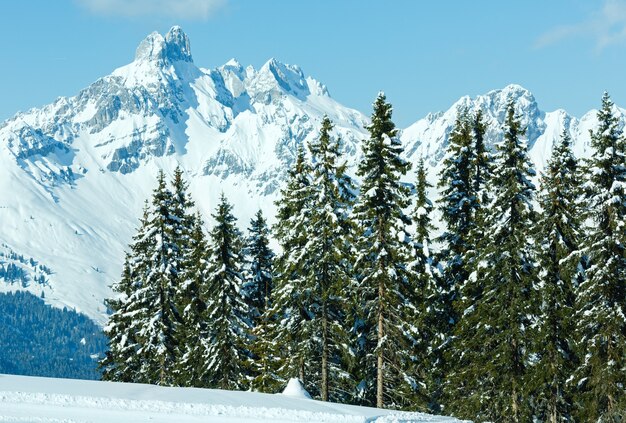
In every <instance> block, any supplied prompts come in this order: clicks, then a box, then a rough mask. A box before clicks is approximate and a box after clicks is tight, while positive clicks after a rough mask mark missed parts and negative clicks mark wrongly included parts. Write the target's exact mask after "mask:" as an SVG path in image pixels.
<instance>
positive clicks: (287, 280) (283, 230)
mask: <svg viewBox="0 0 626 423" xmlns="http://www.w3.org/2000/svg"><path fill="white" fill-rule="evenodd" d="M310 178H311V168H310V165H309V163H308V162H307V160H306V158H305V155H304V150H303V149H302V147H299V148H298V152H297V156H296V161H295V163H294V165H293V167H292V168H291V169H290V171H289V177H288V180H287V184H286V186H285V188H284V189H283V190H281V196H280V200H279V201H278V202H277V203H276V205H277V206H278V210H277V216H276V217H277V222H276V225H275V227H274V233H275V236H276V239H277V241H278V242H279V244H280V246H281V247H282V252H281V254H279V255H278V257H277V259H276V262H275V266H276V271H275V278H274V289H273V291H272V292H273V298H272V300H271V307H270V308H269V309H267V310H266V312H265V314H264V315H263V316H262V318H261V324H260V325H259V326H258V327H257V328H256V329H255V333H256V336H257V338H256V341H255V346H254V352H255V354H257V355H260V354H263V355H265V356H266V357H267V358H266V359H265V360H263V361H262V363H261V364H262V367H263V368H264V369H266V370H265V371H263V372H262V373H261V374H260V375H259V376H257V377H256V378H255V380H254V381H253V389H264V390H274V389H277V388H278V387H280V386H284V384H285V383H286V382H287V380H289V378H291V377H298V378H299V379H300V381H301V382H302V383H303V384H304V385H305V387H306V389H311V391H313V392H312V393H313V394H315V391H314V390H313V389H314V388H315V384H314V383H315V382H312V381H311V380H309V379H310V377H311V376H312V375H311V363H310V361H309V360H310V358H311V357H313V356H314V354H313V353H314V351H315V346H316V340H315V339H314V338H313V333H314V332H313V331H314V330H315V328H314V327H313V325H312V323H311V318H312V316H311V315H310V314H309V310H308V309H307V306H306V305H307V304H309V303H310V302H309V297H310V295H311V292H310V291H307V290H305V286H306V280H305V276H304V274H305V272H304V267H305V258H306V252H305V250H304V246H305V245H306V242H307V240H308V237H307V234H308V231H309V229H310V228H309V227H307V226H306V223H307V219H309V218H310V216H309V213H310V207H309V204H310V185H311V179H310ZM267 369H271V370H267ZM316 371H317V370H316Z"/></svg>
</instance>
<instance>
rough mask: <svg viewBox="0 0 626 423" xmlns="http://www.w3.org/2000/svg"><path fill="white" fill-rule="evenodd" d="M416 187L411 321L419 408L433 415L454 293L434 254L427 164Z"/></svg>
mask: <svg viewBox="0 0 626 423" xmlns="http://www.w3.org/2000/svg"><path fill="white" fill-rule="evenodd" d="M416 173H417V184H416V186H415V197H416V199H415V206H414V209H413V223H414V224H415V238H414V244H413V247H414V252H413V261H412V262H411V264H410V268H411V270H412V271H413V273H414V278H413V280H412V281H411V282H412V285H413V286H412V287H411V289H410V293H411V294H412V295H411V297H409V298H408V299H409V302H410V307H409V310H411V311H412V315H408V316H407V321H408V322H410V324H411V325H413V326H414V328H415V329H414V331H413V332H414V334H413V336H414V345H413V354H414V356H415V359H414V360H415V362H414V363H413V366H414V367H415V369H414V371H413V373H414V374H415V375H416V376H417V382H418V390H417V391H418V392H417V397H416V403H415V405H416V406H417V407H418V408H420V409H422V410H424V411H429V412H434V413H436V412H439V411H440V404H439V402H440V400H441V399H440V396H441V392H440V391H441V380H442V376H443V371H444V363H443V347H444V344H445V342H446V339H447V337H448V336H449V331H450V323H451V321H452V317H451V309H450V307H451V297H450V295H451V291H450V290H449V289H448V288H447V287H446V286H445V285H444V284H443V282H444V280H443V279H442V278H441V272H440V270H439V268H438V264H437V260H436V259H435V255H434V254H433V251H431V234H432V232H433V231H434V230H435V227H434V225H433V224H432V221H431V219H432V217H431V213H432V212H433V209H434V206H433V203H432V202H431V201H430V200H429V198H428V189H429V188H432V185H431V184H430V183H428V181H427V179H426V169H425V168H424V161H423V160H422V159H420V160H419V162H418V164H417V172H416Z"/></svg>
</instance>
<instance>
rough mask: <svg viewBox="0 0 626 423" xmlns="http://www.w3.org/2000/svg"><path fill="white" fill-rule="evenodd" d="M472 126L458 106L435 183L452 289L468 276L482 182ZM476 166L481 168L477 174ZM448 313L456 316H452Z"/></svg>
mask: <svg viewBox="0 0 626 423" xmlns="http://www.w3.org/2000/svg"><path fill="white" fill-rule="evenodd" d="M473 129H475V128H473V127H472V121H471V120H470V116H469V115H468V111H467V110H466V109H465V110H459V112H458V115H457V119H456V122H455V125H454V129H453V130H452V133H451V134H450V138H449V144H448V150H447V153H446V157H445V158H444V161H443V169H442V171H441V174H440V179H439V184H438V186H439V188H440V189H441V197H440V199H439V208H440V210H441V220H442V221H443V222H444V223H445V226H446V229H445V230H444V232H443V234H442V235H441V236H440V238H439V240H440V241H441V242H442V244H443V250H442V252H441V254H440V256H441V260H442V261H443V265H444V270H443V278H444V281H445V285H446V286H447V287H448V289H449V290H450V291H451V292H453V291H455V290H456V289H458V288H459V287H460V286H461V285H462V284H463V283H464V282H465V281H466V280H467V279H468V277H469V274H470V271H471V270H470V266H469V264H468V263H467V255H468V252H469V251H472V250H474V248H475V245H474V239H473V238H474V235H475V231H476V220H475V218H476V210H477V209H478V207H479V204H478V198H477V193H478V191H477V190H479V189H480V186H481V185H482V184H483V182H482V179H483V178H484V171H483V169H481V168H482V167H483V166H482V165H479V164H477V162H479V161H482V159H479V155H478V154H477V151H478V149H479V148H481V147H480V144H481V143H482V140H480V138H476V139H475V137H474V136H473V132H474V131H473ZM474 143H476V145H475V146H474V145H473V144H474ZM483 154H484V153H483ZM479 170H480V171H481V172H483V174H481V175H480V176H478V172H479ZM479 181H480V182H479ZM451 317H452V318H453V320H454V321H456V320H457V319H456V318H455V316H451Z"/></svg>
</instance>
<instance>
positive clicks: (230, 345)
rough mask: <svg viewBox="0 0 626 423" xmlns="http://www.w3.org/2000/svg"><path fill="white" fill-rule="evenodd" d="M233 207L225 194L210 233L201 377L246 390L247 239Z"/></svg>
mask: <svg viewBox="0 0 626 423" xmlns="http://www.w3.org/2000/svg"><path fill="white" fill-rule="evenodd" d="M232 208H233V207H232V205H231V204H229V203H228V201H227V199H226V196H225V195H224V194H222V195H221V197H220V200H219V203H218V205H217V208H216V211H215V214H213V215H212V216H213V218H214V219H215V225H214V227H213V228H212V230H211V231H210V234H209V235H210V245H209V257H208V262H209V266H208V270H207V276H206V279H207V283H206V285H205V289H206V292H202V293H201V296H202V297H203V298H206V317H205V319H206V321H207V322H208V325H209V327H208V339H207V341H206V342H208V345H207V347H206V348H205V350H206V356H205V357H204V360H205V362H204V363H203V365H202V370H201V375H202V378H203V379H204V378H206V379H207V380H208V381H209V386H211V387H214V388H220V389H230V390H243V389H247V388H248V386H249V381H248V373H249V370H248V367H249V364H248V362H249V348H248V347H247V345H248V343H249V340H250V334H249V330H250V321H249V318H248V317H249V311H248V307H247V304H246V303H245V301H244V299H243V295H242V291H243V289H242V288H243V276H242V266H243V258H242V255H241V250H242V247H243V240H242V237H241V233H240V232H239V230H238V229H237V226H236V219H235V216H233V214H232Z"/></svg>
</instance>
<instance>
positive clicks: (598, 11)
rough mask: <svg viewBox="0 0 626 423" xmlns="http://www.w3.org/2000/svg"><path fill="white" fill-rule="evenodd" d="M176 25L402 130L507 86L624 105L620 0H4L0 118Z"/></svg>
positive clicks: (92, 76)
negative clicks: (377, 107)
mask: <svg viewBox="0 0 626 423" xmlns="http://www.w3.org/2000/svg"><path fill="white" fill-rule="evenodd" d="M173 25H180V26H181V27H182V28H183V30H184V31H185V32H186V33H187V35H188V36H189V38H190V40H191V51H192V54H193V58H194V62H195V63H196V65H198V66H200V67H203V68H214V67H217V66H220V65H222V64H224V63H226V62H227V61H228V60H229V59H230V58H236V59H237V60H238V61H239V62H240V63H242V64H243V65H244V66H247V65H253V66H254V67H256V68H259V67H261V66H262V65H263V63H265V62H266V61H267V60H268V59H270V58H272V57H274V58H276V59H278V60H279V61H281V62H284V63H289V64H296V65H299V66H300V67H301V68H302V70H303V71H304V73H305V74H306V75H309V76H312V77H313V78H315V79H317V80H318V81H320V82H322V83H323V84H325V85H326V86H327V87H328V89H329V91H330V94H331V96H333V97H334V98H335V99H336V100H337V101H339V102H340V103H342V104H344V105H346V106H349V107H352V108H355V109H358V110H360V111H362V112H363V113H366V114H368V115H369V114H370V111H371V103H372V102H373V100H374V99H375V97H376V95H377V93H378V92H379V91H384V92H385V93H386V95H387V99H388V100H389V101H390V102H391V103H392V104H393V106H394V115H393V116H394V120H395V122H396V125H397V126H399V127H406V126H408V125H410V124H411V123H413V122H414V121H416V120H418V119H420V118H422V117H424V116H425V115H426V114H428V113H429V112H437V111H440V110H447V109H448V108H449V107H450V106H451V105H452V104H453V103H454V102H455V101H456V100H458V99H459V98H460V97H461V96H463V95H470V96H472V97H474V96H476V95H479V94H484V93H486V92H488V91H490V90H493V89H498V88H503V87H504V86H506V85H507V84H510V83H516V84H520V85H522V86H524V87H525V88H527V89H529V90H530V91H531V92H532V93H533V94H534V95H535V98H536V99H537V101H538V103H539V107H540V108H541V109H542V110H544V111H552V110H556V109H558V108H563V109H565V110H567V111H568V112H569V113H571V114H573V115H574V116H578V117H580V116H581V115H583V114H584V113H585V112H587V111H588V110H590V109H593V108H597V107H599V105H600V99H601V96H602V93H603V91H605V90H607V91H608V92H609V93H610V94H611V97H612V98H613V100H614V102H615V103H617V104H618V105H620V106H622V107H626V78H625V76H626V72H625V70H626V66H625V65H626V0H550V1H545V0H525V1H506V2H505V1H502V0H475V1H464V0H436V1H435V0H430V1H427V0H420V1H417V0H395V1H389V0H309V1H307V0H298V1H290V0H55V1H50V0H21V1H17V0H7V1H3V2H2V4H1V6H0V52H1V54H2V65H1V66H0V95H1V97H0V98H1V100H0V121H1V120H4V119H6V118H8V117H11V116H12V115H14V114H15V113H16V112H17V111H20V110H27V109H29V108H31V107H40V106H43V105H45V104H48V103H50V102H52V101H53V100H54V99H55V98H57V97H59V96H72V95H75V94H77V93H78V92H79V91H80V90H81V89H82V88H85V87H87V86H88V85H89V84H90V83H92V82H94V81H95V80H96V79H98V78H99V77H102V76H105V75H107V74H109V73H111V71H113V70H114V69H115V68H117V67H120V66H123V65H125V64H127V63H129V62H131V61H132V60H133V56H134V52H135V49H136V47H137V45H138V44H139V43H140V42H141V40H142V39H143V38H145V37H146V36H147V35H148V34H149V33H151V32H152V31H158V32H161V33H165V32H167V30H168V29H169V28H170V27H171V26H173Z"/></svg>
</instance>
